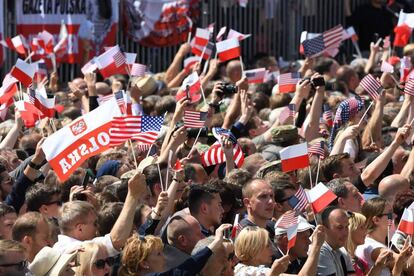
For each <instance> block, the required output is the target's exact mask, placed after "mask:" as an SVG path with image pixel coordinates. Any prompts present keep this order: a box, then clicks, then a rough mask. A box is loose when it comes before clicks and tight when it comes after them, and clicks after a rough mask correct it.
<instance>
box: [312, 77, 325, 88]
mask: <svg viewBox="0 0 414 276" xmlns="http://www.w3.org/2000/svg"><path fill="white" fill-rule="evenodd" d="M311 83H312V86H313V87H314V88H316V87H318V86H325V80H324V79H323V77H317V78H314V79H312V80H311Z"/></svg>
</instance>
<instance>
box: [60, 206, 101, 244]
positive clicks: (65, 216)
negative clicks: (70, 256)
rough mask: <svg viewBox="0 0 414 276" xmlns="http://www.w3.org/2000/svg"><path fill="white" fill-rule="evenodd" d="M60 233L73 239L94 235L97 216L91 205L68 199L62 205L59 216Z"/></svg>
mask: <svg viewBox="0 0 414 276" xmlns="http://www.w3.org/2000/svg"><path fill="white" fill-rule="evenodd" d="M59 227H60V231H61V232H62V234H64V235H67V236H69V237H73V238H74V239H77V240H80V241H85V240H91V239H93V238H94V237H95V236H96V232H97V230H98V229H97V228H98V216H97V213H96V211H95V208H94V207H93V205H92V204H91V203H89V202H86V201H79V200H76V201H70V202H66V203H65V204H63V206H62V216H61V217H60V218H59Z"/></svg>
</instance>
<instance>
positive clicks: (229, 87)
mask: <svg viewBox="0 0 414 276" xmlns="http://www.w3.org/2000/svg"><path fill="white" fill-rule="evenodd" d="M222 90H223V94H224V96H231V95H233V94H236V93H237V87H236V86H235V85H234V84H231V83H228V82H226V83H224V85H223V88H222Z"/></svg>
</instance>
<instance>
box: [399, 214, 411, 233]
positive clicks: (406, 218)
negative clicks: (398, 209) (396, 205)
mask: <svg viewBox="0 0 414 276" xmlns="http://www.w3.org/2000/svg"><path fill="white" fill-rule="evenodd" d="M398 230H399V231H401V232H403V233H405V234H407V235H412V234H414V212H413V210H412V209H407V208H405V209H404V213H403V215H402V217H401V220H400V224H399V225H398Z"/></svg>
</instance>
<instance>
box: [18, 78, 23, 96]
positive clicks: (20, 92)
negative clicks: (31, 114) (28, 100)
mask: <svg viewBox="0 0 414 276" xmlns="http://www.w3.org/2000/svg"><path fill="white" fill-rule="evenodd" d="M19 98H20V100H21V101H23V88H22V83H21V82H20V81H19Z"/></svg>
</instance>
